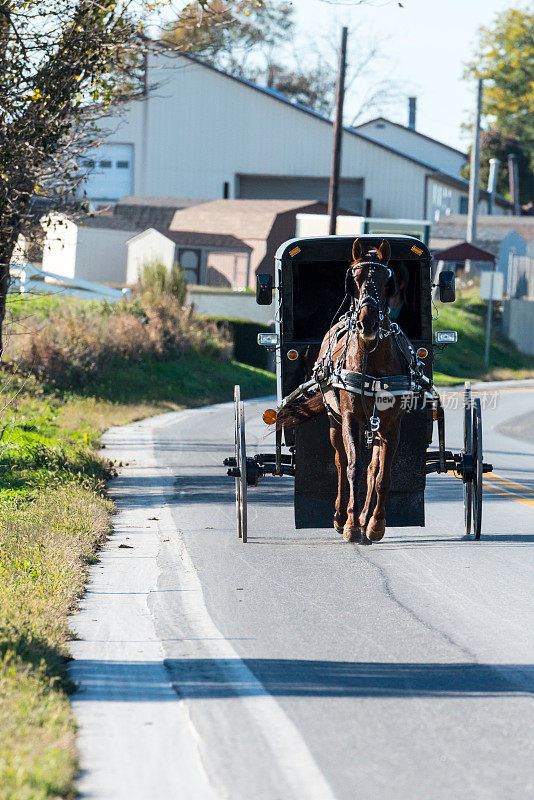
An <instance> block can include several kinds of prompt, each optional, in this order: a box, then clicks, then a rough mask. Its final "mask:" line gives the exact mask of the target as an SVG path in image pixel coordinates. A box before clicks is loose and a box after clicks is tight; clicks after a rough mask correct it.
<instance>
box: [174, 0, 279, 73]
mask: <svg viewBox="0 0 534 800" xmlns="http://www.w3.org/2000/svg"><path fill="white" fill-rule="evenodd" d="M293 27H294V12H293V7H292V4H291V3H290V2H286V0H283V1H280V0H261V1H260V0H257V1H256V2H251V1H250V0H208V2H204V3H203V4H201V3H200V2H198V0H194V2H190V3H188V4H187V5H186V6H185V7H184V9H183V10H182V11H181V12H180V14H179V15H178V17H177V19H176V20H174V21H173V22H172V23H171V24H170V25H169V26H167V28H166V30H165V31H164V33H163V37H162V39H163V41H164V42H165V43H166V44H169V45H172V46H173V47H176V48H177V49H178V50H181V51H182V52H185V53H192V54H194V55H197V56H199V58H202V59H203V60H204V61H206V62H208V63H209V64H213V65H214V66H216V67H219V68H220V69H224V70H226V71H228V72H231V73H232V74H234V75H239V76H240V77H244V78H249V79H254V78H256V77H258V75H259V74H260V72H261V71H262V68H263V70H265V66H266V65H267V64H268V63H270V61H272V57H273V53H274V51H275V49H276V47H277V46H278V45H281V44H283V42H284V41H285V39H286V37H287V36H289V35H290V33H291V32H292V31H293ZM253 50H254V55H257V54H259V55H260V59H259V63H258V59H256V60H255V61H253V60H252V61H251V55H252V51H253ZM262 57H263V64H261V60H262Z"/></svg>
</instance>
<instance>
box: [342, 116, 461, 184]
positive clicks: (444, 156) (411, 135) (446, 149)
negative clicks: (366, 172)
mask: <svg viewBox="0 0 534 800" xmlns="http://www.w3.org/2000/svg"><path fill="white" fill-rule="evenodd" d="M355 130H357V131H360V133H365V134H366V135H367V136H370V137H371V138H372V139H376V140H377V141H378V142H382V143H383V144H387V145H389V146H390V147H394V148H395V149H397V150H402V152H403V153H408V155H411V156H414V158H422V159H424V160H425V161H428V162H429V164H434V165H435V166H436V167H438V168H439V169H441V170H443V171H444V172H448V173H450V174H451V175H456V176H457V177H459V175H460V171H461V169H462V167H463V166H464V165H465V163H466V161H467V158H468V156H467V153H463V152H462V151H461V150H457V149H456V148H455V147H451V146H450V145H448V144H445V143H444V142H438V141H437V139H432V138H431V137H430V136H426V135H425V134H424V133H420V131H418V130H416V129H415V128H410V127H408V126H406V125H400V124H399V123H398V122H392V121H391V120H390V119H386V118H385V117H376V118H375V119H371V120H369V121H368V122H364V123H362V124H361V125H357V126H356V128H355Z"/></svg>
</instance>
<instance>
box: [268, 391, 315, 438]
mask: <svg viewBox="0 0 534 800" xmlns="http://www.w3.org/2000/svg"><path fill="white" fill-rule="evenodd" d="M325 411H326V406H325V404H324V400H323V395H322V394H321V392H315V393H314V394H312V395H310V396H309V397H297V398H295V400H292V401H291V402H289V403H287V404H286V405H285V406H282V408H280V409H279V410H278V412H277V414H276V430H277V431H279V430H281V429H282V428H284V427H287V428H293V427H294V426H295V425H300V423H301V422H305V421H306V420H307V419H311V418H312V417H317V416H319V414H323V413H324V412H325Z"/></svg>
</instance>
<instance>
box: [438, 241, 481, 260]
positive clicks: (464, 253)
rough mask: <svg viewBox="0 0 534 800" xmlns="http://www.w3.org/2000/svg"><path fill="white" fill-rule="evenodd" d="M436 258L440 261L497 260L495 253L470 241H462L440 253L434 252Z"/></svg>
mask: <svg viewBox="0 0 534 800" xmlns="http://www.w3.org/2000/svg"><path fill="white" fill-rule="evenodd" d="M434 258H435V259H437V260H438V261H491V262H494V261H495V256H494V255H493V253H489V252H488V251H487V250H482V249H481V248H480V247H475V246H474V245H473V244H469V242H460V243H459V244H455V245H453V246H452V247H447V248H446V249H445V250H441V251H440V252H439V253H434Z"/></svg>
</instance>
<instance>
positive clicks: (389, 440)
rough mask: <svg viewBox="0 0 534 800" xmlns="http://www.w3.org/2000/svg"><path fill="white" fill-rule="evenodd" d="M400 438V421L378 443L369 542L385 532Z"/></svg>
mask: <svg viewBox="0 0 534 800" xmlns="http://www.w3.org/2000/svg"><path fill="white" fill-rule="evenodd" d="M399 436H400V420H398V419H397V420H395V421H394V423H393V425H391V426H390V428H389V430H388V432H387V434H386V435H384V434H383V435H382V441H381V443H380V467H379V470H378V475H377V476H376V481H375V489H376V506H375V508H374V511H373V515H372V517H371V519H370V520H369V524H368V526H367V531H366V535H367V538H368V539H369V541H371V542H379V541H380V539H382V537H383V536H384V533H385V532H386V499H387V496H388V494H389V489H390V486H391V465H392V464H393V458H394V456H395V451H396V450H397V445H398V443H399Z"/></svg>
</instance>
